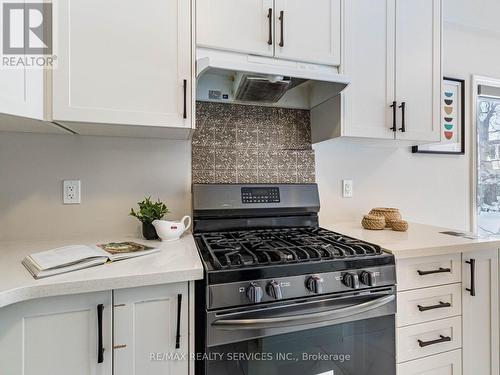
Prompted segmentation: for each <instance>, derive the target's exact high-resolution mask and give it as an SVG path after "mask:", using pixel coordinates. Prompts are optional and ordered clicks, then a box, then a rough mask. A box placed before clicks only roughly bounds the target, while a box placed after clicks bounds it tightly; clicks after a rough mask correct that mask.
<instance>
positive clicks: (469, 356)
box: [462, 250, 499, 375]
mask: <svg viewBox="0 0 500 375" xmlns="http://www.w3.org/2000/svg"><path fill="white" fill-rule="evenodd" d="M462 259H463V264H462V267H463V281H462V288H463V290H462V292H463V295H462V305H463V306H462V317H463V346H462V350H463V367H464V374H477V375H483V374H484V375H489V374H498V372H499V363H498V362H499V359H498V356H499V351H498V341H499V326H498V281H499V280H498V251H497V250H489V251H477V252H471V253H464V254H463V256H462ZM471 260H473V264H472V265H471V264H470V261H471ZM467 262H469V263H467ZM473 268H474V271H473V272H472V269H473ZM472 284H474V289H475V290H474V292H475V295H474V296H473V295H472V293H471V292H470V291H468V290H467V289H471V286H472Z"/></svg>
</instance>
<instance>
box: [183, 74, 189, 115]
mask: <svg viewBox="0 0 500 375" xmlns="http://www.w3.org/2000/svg"><path fill="white" fill-rule="evenodd" d="M182 117H183V118H184V119H187V117H188V116H187V79H185V80H184V114H183V116H182Z"/></svg>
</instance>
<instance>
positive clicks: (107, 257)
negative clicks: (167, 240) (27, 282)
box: [22, 242, 159, 279]
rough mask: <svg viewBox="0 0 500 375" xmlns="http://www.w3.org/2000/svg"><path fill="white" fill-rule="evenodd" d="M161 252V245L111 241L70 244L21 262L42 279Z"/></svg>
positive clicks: (32, 255) (28, 257)
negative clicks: (158, 246) (151, 245)
mask: <svg viewBox="0 0 500 375" xmlns="http://www.w3.org/2000/svg"><path fill="white" fill-rule="evenodd" d="M158 251H159V249H158V248H153V247H149V246H146V245H141V244H138V243H135V242H110V243H106V244H101V245H96V246H87V245H71V246H64V247H59V248H56V249H51V250H47V251H41V252H38V253H34V254H31V255H28V256H27V257H26V258H24V259H23V261H22V263H23V265H24V266H25V267H26V268H27V269H28V271H29V272H30V273H31V274H32V275H33V277H34V278H35V279H41V278H43V277H48V276H53V275H59V274H61V273H66V272H72V271H76V270H80V269H83V268H89V267H93V266H98V265H101V264H104V263H107V262H114V261H118V260H123V259H129V258H135V257H139V256H143V255H148V254H152V253H155V252H158Z"/></svg>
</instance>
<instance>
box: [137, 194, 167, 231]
mask: <svg viewBox="0 0 500 375" xmlns="http://www.w3.org/2000/svg"><path fill="white" fill-rule="evenodd" d="M137 204H138V205H139V211H135V210H134V209H133V208H132V209H131V210H130V215H131V216H134V217H136V218H137V219H139V221H140V222H141V223H142V235H143V236H144V238H145V239H147V240H156V239H158V235H157V234H156V230H155V227H154V226H153V224H151V223H152V222H153V221H154V220H160V219H162V218H163V217H164V216H165V215H166V214H168V213H169V212H170V210H169V209H168V208H167V206H166V205H165V203H163V202H161V201H160V199H158V201H156V202H153V201H152V200H151V197H147V198H144V200H143V201H142V202H138V203H137Z"/></svg>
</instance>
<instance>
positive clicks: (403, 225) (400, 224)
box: [389, 219, 408, 232]
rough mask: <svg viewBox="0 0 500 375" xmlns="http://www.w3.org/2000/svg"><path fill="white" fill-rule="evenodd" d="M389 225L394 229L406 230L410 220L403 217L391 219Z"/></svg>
mask: <svg viewBox="0 0 500 375" xmlns="http://www.w3.org/2000/svg"><path fill="white" fill-rule="evenodd" d="M389 226H390V227H391V228H392V230H395V231H398V232H406V231H407V230H408V222H407V221H405V220H401V219H399V220H397V219H393V220H389Z"/></svg>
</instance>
